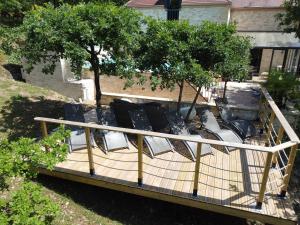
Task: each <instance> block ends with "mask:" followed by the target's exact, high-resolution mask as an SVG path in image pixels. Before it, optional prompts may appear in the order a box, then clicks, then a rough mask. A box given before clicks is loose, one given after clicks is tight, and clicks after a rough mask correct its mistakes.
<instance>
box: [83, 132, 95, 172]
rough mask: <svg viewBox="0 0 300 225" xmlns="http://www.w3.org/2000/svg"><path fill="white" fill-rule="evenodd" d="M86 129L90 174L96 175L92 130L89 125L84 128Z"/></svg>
mask: <svg viewBox="0 0 300 225" xmlns="http://www.w3.org/2000/svg"><path fill="white" fill-rule="evenodd" d="M84 131H85V139H86V145H87V151H88V157H89V166H90V174H91V175H95V167H94V159H93V149H92V145H91V130H90V128H88V127H85V128H84Z"/></svg>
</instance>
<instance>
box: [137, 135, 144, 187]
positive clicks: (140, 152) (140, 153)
mask: <svg viewBox="0 0 300 225" xmlns="http://www.w3.org/2000/svg"><path fill="white" fill-rule="evenodd" d="M137 138H138V185H139V186H140V187H141V186H142V185H143V135H141V134H138V135H137Z"/></svg>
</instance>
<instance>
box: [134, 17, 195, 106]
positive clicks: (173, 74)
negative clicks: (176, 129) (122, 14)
mask: <svg viewBox="0 0 300 225" xmlns="http://www.w3.org/2000/svg"><path fill="white" fill-rule="evenodd" d="M193 29H194V27H193V26H190V25H189V24H188V23H187V22H185V21H184V22H182V21H161V20H153V19H149V20H148V23H147V29H146V30H145V32H144V33H143V35H142V38H141V39H142V40H141V48H140V51H139V54H138V57H137V58H139V63H140V65H139V68H142V69H143V70H150V71H152V72H151V87H152V89H153V90H155V89H156V88H157V87H160V88H161V89H163V88H167V89H170V90H174V88H175V86H176V85H177V86H178V87H179V95H178V102H177V111H179V109H180V104H181V99H182V92H183V87H184V82H185V80H187V78H188V76H190V75H191V73H190V72H191V71H192V69H193V68H194V67H193V66H191V65H192V63H193V62H192V60H191V56H190V50H189V39H190V38H191V32H192V30H193Z"/></svg>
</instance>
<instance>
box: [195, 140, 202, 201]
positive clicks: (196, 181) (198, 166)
mask: <svg viewBox="0 0 300 225" xmlns="http://www.w3.org/2000/svg"><path fill="white" fill-rule="evenodd" d="M201 149H202V144H201V143H197V154H196V164H195V176H194V189H193V196H195V197H196V196H197V192H198V182H199V171H200V158H201Z"/></svg>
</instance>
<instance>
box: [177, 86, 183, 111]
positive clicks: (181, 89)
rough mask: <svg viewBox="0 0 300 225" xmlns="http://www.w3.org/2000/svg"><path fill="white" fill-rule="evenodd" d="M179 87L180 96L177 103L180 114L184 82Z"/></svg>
mask: <svg viewBox="0 0 300 225" xmlns="http://www.w3.org/2000/svg"><path fill="white" fill-rule="evenodd" d="M178 86H179V96H178V101H177V113H179V110H180V105H181V100H182V92H183V86H184V81H181V82H180V83H179V84H178Z"/></svg>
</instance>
